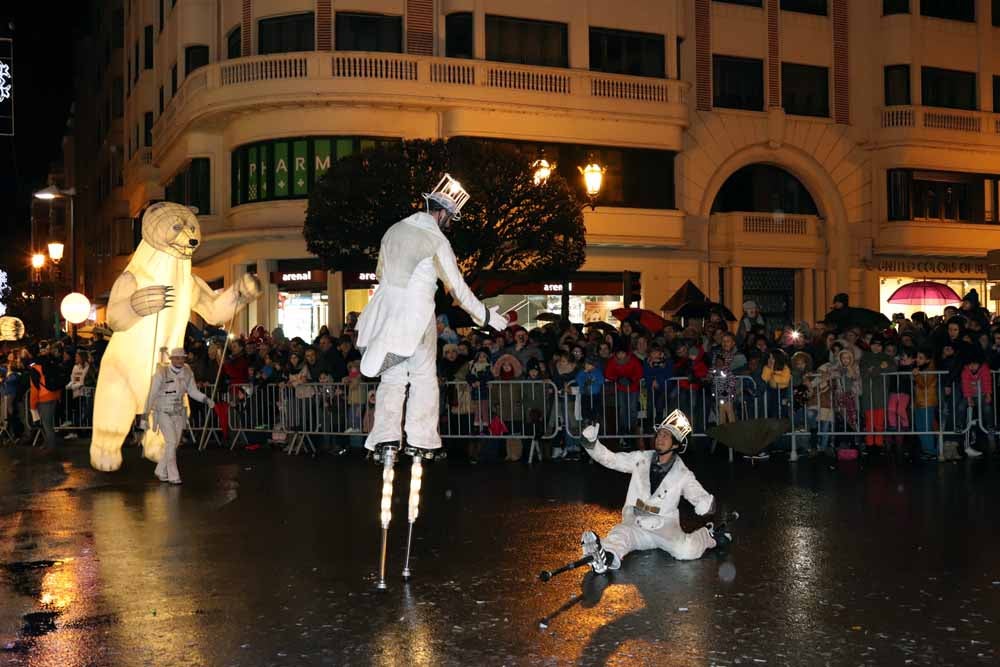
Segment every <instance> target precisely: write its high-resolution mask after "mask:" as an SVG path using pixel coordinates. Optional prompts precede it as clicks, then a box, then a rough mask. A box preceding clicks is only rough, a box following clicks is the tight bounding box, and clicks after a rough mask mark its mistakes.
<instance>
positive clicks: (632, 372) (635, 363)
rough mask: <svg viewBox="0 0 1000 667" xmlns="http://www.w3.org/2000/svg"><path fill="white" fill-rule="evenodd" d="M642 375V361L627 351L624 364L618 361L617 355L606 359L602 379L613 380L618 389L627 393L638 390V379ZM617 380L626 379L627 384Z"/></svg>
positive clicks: (640, 378)
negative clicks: (606, 363) (606, 362)
mask: <svg viewBox="0 0 1000 667" xmlns="http://www.w3.org/2000/svg"><path fill="white" fill-rule="evenodd" d="M642 375H643V371H642V362H640V361H639V360H638V359H636V358H635V355H633V354H632V353H631V352H629V355H628V357H627V358H626V359H625V363H624V364H620V363H618V358H617V357H611V358H610V359H608V365H607V366H605V368H604V379H605V380H606V381H607V382H614V383H615V388H617V389H618V391H620V392H624V393H628V394H634V393H636V392H637V391H639V381H640V380H642ZM619 380H628V384H624V383H619Z"/></svg>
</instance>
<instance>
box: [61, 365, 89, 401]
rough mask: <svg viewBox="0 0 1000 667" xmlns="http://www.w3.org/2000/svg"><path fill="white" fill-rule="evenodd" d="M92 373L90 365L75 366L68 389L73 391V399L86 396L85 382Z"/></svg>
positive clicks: (71, 372)
mask: <svg viewBox="0 0 1000 667" xmlns="http://www.w3.org/2000/svg"><path fill="white" fill-rule="evenodd" d="M89 372H90V364H84V365H83V366H81V365H80V364H75V365H74V366H73V370H72V371H70V374H69V384H67V385H66V388H67V389H69V390H71V391H72V396H73V398H81V397H82V396H83V395H84V392H83V391H82V389H83V387H84V380H86V379H87V373H89Z"/></svg>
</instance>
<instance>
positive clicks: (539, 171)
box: [531, 149, 556, 185]
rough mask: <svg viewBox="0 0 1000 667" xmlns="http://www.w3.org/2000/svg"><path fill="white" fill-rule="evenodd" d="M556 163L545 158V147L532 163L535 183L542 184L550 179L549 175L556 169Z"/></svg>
mask: <svg viewBox="0 0 1000 667" xmlns="http://www.w3.org/2000/svg"><path fill="white" fill-rule="evenodd" d="M555 168H556V163H555V162H551V163H550V162H549V161H548V160H546V159H545V149H542V150H541V152H539V154H538V159H537V160H535V161H534V162H532V163H531V174H532V179H533V180H534V182H535V185H541V184H542V183H545V182H547V181H548V180H549V176H551V175H552V172H553V171H555Z"/></svg>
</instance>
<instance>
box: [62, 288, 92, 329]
mask: <svg viewBox="0 0 1000 667" xmlns="http://www.w3.org/2000/svg"><path fill="white" fill-rule="evenodd" d="M59 312H60V313H62V316H63V317H64V318H65V319H66V321H67V322H69V323H70V324H82V323H84V322H86V321H87V318H88V317H90V299H88V298H87V297H86V296H84V295H83V294H80V293H79V292H70V293H69V294H67V295H66V296H64V297H63V300H62V303H61V304H60V305H59Z"/></svg>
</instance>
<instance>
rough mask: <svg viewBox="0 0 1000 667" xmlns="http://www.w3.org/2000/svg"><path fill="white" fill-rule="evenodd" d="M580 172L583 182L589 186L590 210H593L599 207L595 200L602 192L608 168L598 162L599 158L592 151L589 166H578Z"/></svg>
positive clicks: (588, 160) (588, 158) (588, 161)
mask: <svg viewBox="0 0 1000 667" xmlns="http://www.w3.org/2000/svg"><path fill="white" fill-rule="evenodd" d="M577 169H579V170H580V173H581V174H583V183H584V185H585V186H586V188H587V198H588V199H589V200H590V210H591V211H593V210H594V209H595V208H597V204H596V203H595V200H596V199H597V195H599V194H601V188H602V187H604V174H605V172H606V171H607V170H608V168H607V167H604V166H602V165H600V164H598V163H597V158H595V157H594V154H593V153H591V154H590V155H589V156H588V157H587V166H585V167H577Z"/></svg>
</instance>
